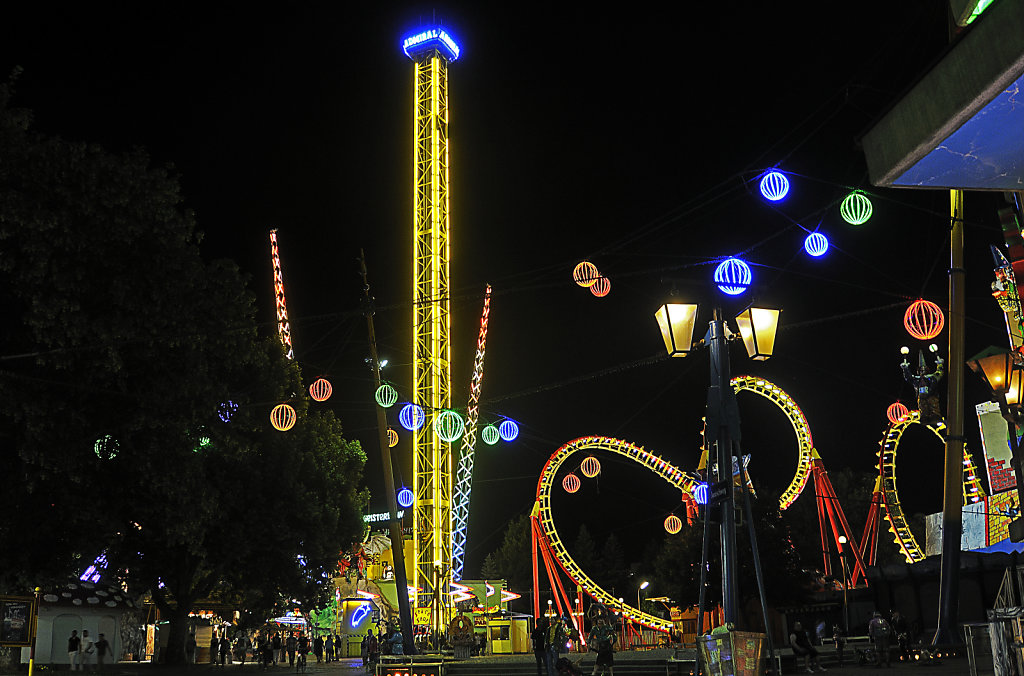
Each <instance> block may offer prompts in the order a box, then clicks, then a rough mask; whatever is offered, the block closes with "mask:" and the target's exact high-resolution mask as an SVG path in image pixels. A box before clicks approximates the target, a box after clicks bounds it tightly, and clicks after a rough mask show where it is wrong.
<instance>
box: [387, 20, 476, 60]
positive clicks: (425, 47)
mask: <svg viewBox="0 0 1024 676" xmlns="http://www.w3.org/2000/svg"><path fill="white" fill-rule="evenodd" d="M435 49H436V50H438V51H440V52H441V53H442V54H444V56H445V57H446V58H447V59H448V60H449V61H455V60H456V59H458V58H459V52H460V51H462V50H461V49H460V48H459V43H457V42H456V41H455V39H454V38H452V36H451V33H449V32H448V30H447V29H445V28H441V27H440V26H430V27H427V28H419V29H417V30H416V31H414V32H413V33H412V34H411V35H408V36H406V38H405V39H404V40H402V51H403V52H405V55H406V56H408V57H409V58H410V59H413V60H415V59H416V57H418V56H419V55H420V54H422V53H424V52H428V51H432V50H435Z"/></svg>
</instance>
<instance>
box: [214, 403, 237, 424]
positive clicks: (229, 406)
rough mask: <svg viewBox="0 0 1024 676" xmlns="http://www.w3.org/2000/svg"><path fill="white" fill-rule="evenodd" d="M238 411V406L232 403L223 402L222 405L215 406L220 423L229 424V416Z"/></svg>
mask: <svg viewBox="0 0 1024 676" xmlns="http://www.w3.org/2000/svg"><path fill="white" fill-rule="evenodd" d="M237 410H238V404H236V403H235V402H233V401H230V400H229V401H225V402H224V403H223V404H220V405H219V406H217V417H219V418H220V419H221V422H229V421H230V420H231V416H233V415H234V414H235V411H237Z"/></svg>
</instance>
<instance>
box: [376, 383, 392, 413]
mask: <svg viewBox="0 0 1024 676" xmlns="http://www.w3.org/2000/svg"><path fill="white" fill-rule="evenodd" d="M373 398H374V399H376V400H377V404H378V405H379V406H380V407H381V408H391V407H392V406H394V405H395V404H396V403H398V391H397V390H396V389H395V388H393V387H392V386H391V385H390V384H389V383H384V384H383V385H381V386H380V387H378V388H377V391H376V392H374V393H373Z"/></svg>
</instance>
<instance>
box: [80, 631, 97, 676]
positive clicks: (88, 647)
mask: <svg viewBox="0 0 1024 676" xmlns="http://www.w3.org/2000/svg"><path fill="white" fill-rule="evenodd" d="M94 652H96V648H95V644H94V643H93V641H92V639H91V638H89V630H88V629H83V630H82V643H81V645H80V646H79V650H78V664H79V666H80V668H81V670H82V671H88V670H89V663H90V662H91V661H92V654H93V653H94Z"/></svg>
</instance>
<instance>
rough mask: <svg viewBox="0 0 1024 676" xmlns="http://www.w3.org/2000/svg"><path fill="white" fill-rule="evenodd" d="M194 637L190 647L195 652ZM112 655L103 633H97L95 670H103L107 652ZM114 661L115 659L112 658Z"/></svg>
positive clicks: (111, 647) (112, 649) (110, 647)
mask: <svg viewBox="0 0 1024 676" xmlns="http://www.w3.org/2000/svg"><path fill="white" fill-rule="evenodd" d="M194 639H195V637H194V636H193V642H192V648H193V652H195V640H194ZM108 653H110V654H111V655H113V653H114V648H113V646H111V645H110V643H109V642H108V641H107V639H106V638H105V637H104V636H103V634H100V635H99V640H98V641H96V671H103V665H104V664H106V661H107V654H108ZM114 661H116V660H114Z"/></svg>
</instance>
